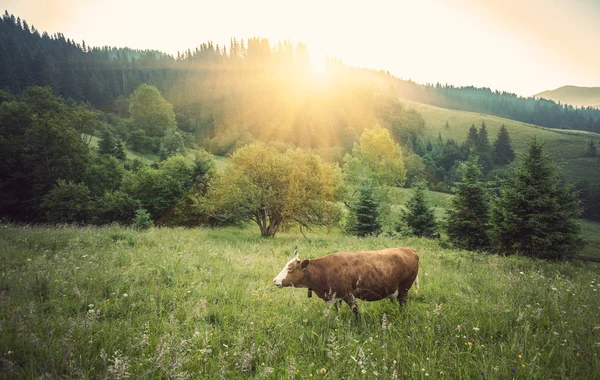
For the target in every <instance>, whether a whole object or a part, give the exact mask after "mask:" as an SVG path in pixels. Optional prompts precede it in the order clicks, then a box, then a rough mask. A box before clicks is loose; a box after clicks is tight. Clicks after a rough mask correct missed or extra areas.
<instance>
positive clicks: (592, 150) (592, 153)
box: [588, 140, 598, 157]
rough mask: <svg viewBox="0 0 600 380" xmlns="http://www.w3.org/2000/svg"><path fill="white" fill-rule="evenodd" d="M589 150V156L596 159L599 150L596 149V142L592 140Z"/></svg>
mask: <svg viewBox="0 0 600 380" xmlns="http://www.w3.org/2000/svg"><path fill="white" fill-rule="evenodd" d="M588 148H589V151H588V154H589V155H590V156H591V157H596V155H597V154H598V148H597V147H596V143H595V142H594V140H590V143H589V145H588Z"/></svg>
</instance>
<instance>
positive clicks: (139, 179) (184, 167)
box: [122, 156, 195, 220]
mask: <svg viewBox="0 0 600 380" xmlns="http://www.w3.org/2000/svg"><path fill="white" fill-rule="evenodd" d="M194 173H195V167H194V163H193V162H192V161H190V160H188V159H187V158H185V157H183V156H172V157H169V158H168V159H167V160H166V161H163V162H161V163H160V165H159V166H158V168H157V169H151V168H146V169H145V170H141V171H138V172H137V173H135V174H134V175H133V176H132V177H128V178H126V180H125V181H124V186H123V188H122V190H124V191H125V192H127V193H128V194H130V195H132V196H133V197H134V198H135V199H138V200H139V201H140V202H141V205H142V207H143V208H144V209H145V210H147V211H148V212H149V213H150V215H151V217H152V219H153V220H156V219H158V218H159V217H160V216H161V215H162V214H163V213H164V212H165V211H167V210H168V209H169V208H171V207H172V206H174V205H175V204H176V203H177V202H178V201H179V199H180V198H181V197H182V196H183V195H184V194H186V193H187V192H188V191H189V190H190V188H191V187H192V185H193V183H194Z"/></svg>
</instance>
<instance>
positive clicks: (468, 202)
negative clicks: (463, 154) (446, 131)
mask: <svg viewBox="0 0 600 380" xmlns="http://www.w3.org/2000/svg"><path fill="white" fill-rule="evenodd" d="M459 172H460V176H461V179H460V181H458V182H456V184H455V188H454V197H453V198H452V204H451V207H450V208H449V209H448V210H447V214H446V220H445V226H444V227H445V229H446V232H447V233H448V239H449V240H450V242H451V243H452V244H454V245H455V246H457V247H459V248H464V249H468V250H470V251H473V250H485V249H488V248H489V246H490V240H489V238H488V229H489V204H488V195H487V192H486V189H485V187H484V186H483V184H482V183H481V182H480V176H481V166H480V164H479V159H478V158H477V156H475V155H471V156H470V157H469V159H468V160H467V161H465V162H463V163H462V164H461V165H460V167H459Z"/></svg>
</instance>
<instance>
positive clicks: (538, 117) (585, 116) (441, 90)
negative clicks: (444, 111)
mask: <svg viewBox="0 0 600 380" xmlns="http://www.w3.org/2000/svg"><path fill="white" fill-rule="evenodd" d="M380 75H382V76H384V77H387V78H388V79H389V80H390V81H391V82H392V83H393V85H394V88H395V89H396V92H397V93H398V94H399V95H400V96H402V97H405V98H407V99H410V100H414V101H417V102H419V103H425V104H431V105H434V106H437V107H443V108H450V109H456V110H463V111H470V112H478V113H485V114H489V115H495V116H500V117H505V118H507V119H512V120H518V121H522V122H525V123H530V124H535V125H540V126H543V127H547V128H560V129H575V130H582V131H590V132H597V133H600V109H597V108H593V107H573V106H572V105H568V104H560V103H556V102H554V101H553V100H548V99H543V98H542V99H536V98H535V97H521V96H517V95H516V94H513V93H509V92H505V91H492V90H490V89H489V88H477V87H473V86H467V87H455V86H452V85H448V84H445V85H442V84H440V83H436V84H426V85H420V84H417V83H414V82H412V81H404V80H400V79H397V78H394V77H391V76H389V74H386V73H381V72H380Z"/></svg>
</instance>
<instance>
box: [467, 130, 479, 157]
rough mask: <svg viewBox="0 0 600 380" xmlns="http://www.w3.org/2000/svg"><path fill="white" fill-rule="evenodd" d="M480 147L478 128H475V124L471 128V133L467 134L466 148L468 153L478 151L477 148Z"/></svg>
mask: <svg viewBox="0 0 600 380" xmlns="http://www.w3.org/2000/svg"><path fill="white" fill-rule="evenodd" d="M478 145H479V134H478V133H477V128H475V124H472V125H471V128H469V133H468V134H467V141H465V148H466V149H467V151H475V152H476V151H477V146H478Z"/></svg>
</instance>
